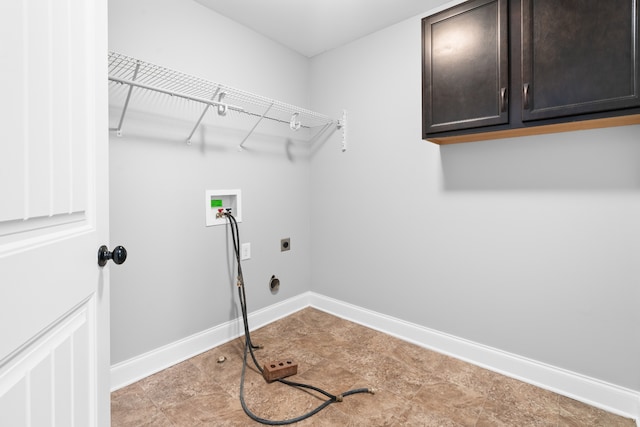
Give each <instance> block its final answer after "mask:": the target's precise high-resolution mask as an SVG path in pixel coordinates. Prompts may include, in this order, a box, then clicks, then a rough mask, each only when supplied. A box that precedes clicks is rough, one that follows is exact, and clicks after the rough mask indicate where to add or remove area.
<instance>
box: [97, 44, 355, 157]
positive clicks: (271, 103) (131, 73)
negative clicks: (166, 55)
mask: <svg viewBox="0 0 640 427" xmlns="http://www.w3.org/2000/svg"><path fill="white" fill-rule="evenodd" d="M109 83H110V85H126V86H128V89H127V94H126V98H125V100H124V105H123V107H122V112H121V114H120V119H119V121H118V125H117V127H112V128H109V130H110V131H114V132H116V133H117V134H118V135H121V134H122V125H123V122H124V118H125V115H126V114H127V108H128V106H129V101H130V99H131V96H132V94H133V93H134V92H135V91H136V90H147V91H153V92H159V93H162V94H165V95H169V96H175V97H178V98H182V99H186V100H188V101H193V102H196V103H200V104H202V105H203V107H204V108H203V110H202V113H201V115H200V118H199V119H198V120H197V122H196V123H195V126H194V127H193V130H192V131H191V133H190V134H189V136H188V137H187V138H186V141H187V143H189V144H190V143H191V138H192V137H193V135H194V133H195V131H196V130H197V128H198V126H199V125H200V123H201V122H202V119H203V118H204V116H205V114H206V113H207V111H208V110H209V109H210V108H212V107H213V109H214V110H215V111H216V112H217V114H218V115H219V116H225V115H226V114H227V112H228V111H232V112H236V113H239V114H242V115H248V116H252V117H254V118H255V119H256V121H255V123H254V125H253V127H252V128H251V130H250V131H249V133H248V134H247V135H246V136H245V137H244V139H243V140H242V141H241V142H240V144H239V148H242V145H243V144H244V143H245V141H246V140H247V139H248V138H249V137H250V136H251V134H252V133H253V132H254V131H255V129H256V128H257V126H258V125H259V124H260V122H262V121H263V120H269V121H273V122H277V123H282V124H286V125H288V126H289V127H290V128H291V130H293V131H296V130H298V129H311V130H315V132H313V136H312V137H311V138H310V139H309V140H308V142H314V141H316V140H317V139H318V138H319V137H320V135H322V134H323V133H325V132H326V131H327V130H328V129H330V128H331V127H333V126H336V127H337V128H338V129H343V135H344V125H345V123H344V120H345V118H346V117H345V114H344V113H343V117H342V119H341V120H334V119H332V118H331V117H329V116H325V115H323V114H320V113H316V112H314V111H311V110H307V109H305V108H300V107H297V106H295V105H291V104H287V103H284V102H280V101H276V100H274V99H269V98H266V97H263V96H260V95H256V94H253V93H250V92H246V91H243V90H239V89H235V88H232V87H229V86H226V85H223V84H220V83H215V82H211V81H208V80H205V79H201V78H199V77H194V76H191V75H188V74H185V73H182V72H180V71H175V70H171V69H169V68H165V67H162V66H159V65H156V64H152V63H150V62H145V61H142V60H140V59H136V58H132V57H130V56H126V55H123V54H120V53H117V52H109ZM343 151H345V146H344V141H343Z"/></svg>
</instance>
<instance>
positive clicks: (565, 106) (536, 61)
mask: <svg viewBox="0 0 640 427" xmlns="http://www.w3.org/2000/svg"><path fill="white" fill-rule="evenodd" d="M637 1H638V0H613V1H612V0H608V1H600V0H562V1H557V0H522V82H523V85H522V88H521V90H522V104H523V106H522V107H523V112H522V119H523V120H525V121H526V120H535V119H545V118H554V117H562V116H570V115H575V114H584V113H594V112H601V111H609V110H616V109H620V108H628V107H634V106H638V105H640V97H639V89H638V83H639V82H638V80H639V79H640V72H639V67H638V65H639V64H638V41H639V40H638V8H637Z"/></svg>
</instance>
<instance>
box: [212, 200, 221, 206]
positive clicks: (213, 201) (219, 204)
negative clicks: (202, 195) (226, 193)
mask: <svg viewBox="0 0 640 427" xmlns="http://www.w3.org/2000/svg"><path fill="white" fill-rule="evenodd" d="M211 207H212V208H221V207H222V200H216V199H211Z"/></svg>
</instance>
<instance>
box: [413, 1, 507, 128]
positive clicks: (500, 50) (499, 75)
mask: <svg viewBox="0 0 640 427" xmlns="http://www.w3.org/2000/svg"><path fill="white" fill-rule="evenodd" d="M507 23H508V17H507V0H475V1H470V2H466V3H464V4H462V5H460V6H457V7H454V8H451V9H448V10H446V11H443V12H441V13H438V14H436V15H433V16H430V17H427V18H424V19H423V20H422V43H423V76H422V115H423V137H426V135H427V134H430V133H434V132H442V131H449V130H458V129H468V128H475V127H480V126H488V125H495V124H503V123H508V121H509V115H508V108H507V102H508V96H509V94H508V92H507V85H508V70H509V68H508V62H507V61H508V29H507Z"/></svg>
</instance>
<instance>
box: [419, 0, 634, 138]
mask: <svg viewBox="0 0 640 427" xmlns="http://www.w3.org/2000/svg"><path fill="white" fill-rule="evenodd" d="M638 1H640V0H608V1H601V0H560V1H558V0H471V1H467V2H465V3H461V4H460V5H458V6H455V7H453V8H450V9H447V10H445V11H442V12H440V13H438V14H435V15H432V16H428V17H426V18H424V19H423V20H422V55H423V61H422V67H423V68H422V121H423V123H422V127H423V130H422V133H423V135H422V136H423V139H426V140H429V141H432V142H435V143H438V144H449V143H457V142H470V141H480V140H486V139H495V138H505V137H513V136H522V135H536V134H543V133H552V132H562V131H569V130H579V129H591V128H599V127H609V126H620V125H629V124H638V123H640V60H639V58H638V56H639V48H638V45H639V44H640V37H639V31H638V26H639V16H640V13H639V11H638Z"/></svg>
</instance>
